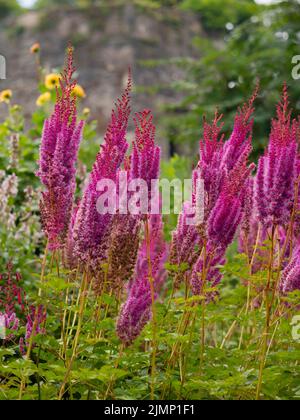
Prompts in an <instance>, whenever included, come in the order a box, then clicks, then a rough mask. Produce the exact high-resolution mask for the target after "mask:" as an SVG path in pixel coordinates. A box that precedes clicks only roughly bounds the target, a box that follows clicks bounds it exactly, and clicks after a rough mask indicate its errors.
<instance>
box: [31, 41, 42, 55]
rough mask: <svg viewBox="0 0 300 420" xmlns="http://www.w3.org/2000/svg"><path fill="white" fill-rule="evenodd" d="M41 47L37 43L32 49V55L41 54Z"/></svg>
mask: <svg viewBox="0 0 300 420" xmlns="http://www.w3.org/2000/svg"><path fill="white" fill-rule="evenodd" d="M40 49H41V46H40V44H39V43H38V42H36V43H35V44H33V45H32V46H31V48H30V52H31V54H37V53H38V52H40Z"/></svg>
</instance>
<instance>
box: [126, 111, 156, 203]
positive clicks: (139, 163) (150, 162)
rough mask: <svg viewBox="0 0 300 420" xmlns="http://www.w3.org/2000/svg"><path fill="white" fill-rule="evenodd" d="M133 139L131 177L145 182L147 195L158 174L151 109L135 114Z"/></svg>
mask: <svg viewBox="0 0 300 420" xmlns="http://www.w3.org/2000/svg"><path fill="white" fill-rule="evenodd" d="M134 122H135V127H136V129H135V140H134V142H133V150H132V157H131V173H130V176H131V179H137V178H141V179H143V180H144V181H146V182H147V185H148V190H149V197H150V195H151V181H152V180H156V179H157V178H158V176H159V166H160V147H159V146H156V145H155V126H154V124H153V116H152V114H151V111H149V110H144V111H143V112H140V113H137V114H136V115H135V119H134Z"/></svg>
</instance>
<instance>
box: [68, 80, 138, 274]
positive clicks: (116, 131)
mask: <svg viewBox="0 0 300 420" xmlns="http://www.w3.org/2000/svg"><path fill="white" fill-rule="evenodd" d="M130 90H131V77H129V80H128V86H127V88H126V90H125V92H124V94H123V95H122V97H121V98H120V99H119V100H118V101H117V103H116V109H115V110H113V111H112V115H111V122H110V124H109V126H108V128H107V131H106V135H105V138H104V144H103V145H101V148H100V151H99V153H98V155H97V158H96V162H95V163H94V166H93V169H92V172H91V174H90V177H89V181H88V184H87V186H86V188H85V191H84V193H83V197H82V200H81V203H80V206H79V210H78V213H77V216H76V221H75V226H74V242H75V247H74V249H75V253H76V255H77V257H78V258H79V259H80V260H81V261H83V262H87V261H90V263H91V264H94V265H95V266H98V267H99V262H103V261H104V260H105V259H106V253H107V244H108V236H109V230H110V227H111V223H112V220H113V215H111V214H100V213H99V212H98V210H97V200H98V198H99V197H100V195H101V192H100V191H97V184H98V182H99V181H101V180H103V179H111V180H112V181H114V182H115V181H116V180H117V176H118V170H119V168H120V166H121V164H122V162H123V161H124V158H125V154H126V151H127V149H128V143H127V141H126V130H127V126H128V119H129V115H130Z"/></svg>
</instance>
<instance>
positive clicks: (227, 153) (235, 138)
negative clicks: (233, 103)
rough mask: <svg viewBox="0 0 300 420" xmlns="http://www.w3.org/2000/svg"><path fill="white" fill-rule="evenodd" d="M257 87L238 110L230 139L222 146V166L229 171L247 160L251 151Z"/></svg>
mask: <svg viewBox="0 0 300 420" xmlns="http://www.w3.org/2000/svg"><path fill="white" fill-rule="evenodd" d="M258 90H259V85H257V87H256V89H255V91H254V93H253V95H252V97H251V98H250V100H249V101H248V102H247V103H245V104H244V106H243V107H242V108H239V110H238V112H237V114H236V117H235V121H234V127H233V132H232V134H231V137H230V138H229V140H228V141H227V142H225V144H224V150H223V156H222V164H223V165H225V167H226V168H227V169H228V171H231V170H232V169H233V168H234V166H235V165H236V164H237V163H238V161H243V160H245V159H247V158H248V156H249V154H250V152H251V150H252V145H251V143H252V128H253V122H254V120H253V118H251V116H252V114H253V112H254V106H253V104H254V101H255V99H256V98H257V95H258Z"/></svg>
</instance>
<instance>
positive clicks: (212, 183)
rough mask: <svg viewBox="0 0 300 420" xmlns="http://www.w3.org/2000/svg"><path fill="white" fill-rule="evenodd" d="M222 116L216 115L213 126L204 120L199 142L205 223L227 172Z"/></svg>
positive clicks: (199, 163) (199, 164) (199, 165)
mask: <svg viewBox="0 0 300 420" xmlns="http://www.w3.org/2000/svg"><path fill="white" fill-rule="evenodd" d="M221 120H222V115H218V112H217V111H216V113H215V118H214V120H213V122H212V124H209V123H208V122H207V121H206V120H204V126H203V138H202V139H201V140H200V142H199V162H198V170H199V171H200V176H201V178H202V179H203V181H204V189H205V194H206V200H205V201H206V202H205V221H206V220H207V218H208V215H209V214H210V212H211V210H212V209H213V207H214V205H215V204H216V201H217V198H218V196H219V194H220V190H221V187H222V183H223V180H224V178H225V176H226V173H227V170H226V168H225V167H224V166H222V156H223V148H224V143H223V141H224V135H221V130H222V127H223V123H222V122H221Z"/></svg>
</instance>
